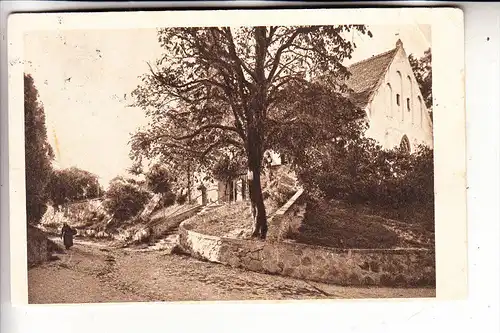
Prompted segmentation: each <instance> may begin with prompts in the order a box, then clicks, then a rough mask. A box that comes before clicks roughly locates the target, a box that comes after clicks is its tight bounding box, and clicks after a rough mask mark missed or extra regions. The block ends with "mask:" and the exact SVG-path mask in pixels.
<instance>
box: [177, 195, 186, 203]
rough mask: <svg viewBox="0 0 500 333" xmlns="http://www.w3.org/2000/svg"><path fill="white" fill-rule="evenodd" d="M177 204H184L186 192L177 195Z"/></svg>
mask: <svg viewBox="0 0 500 333" xmlns="http://www.w3.org/2000/svg"><path fill="white" fill-rule="evenodd" d="M176 201H177V204H179V205H184V204H185V203H186V201H187V194H180V195H178V196H177V199H176Z"/></svg>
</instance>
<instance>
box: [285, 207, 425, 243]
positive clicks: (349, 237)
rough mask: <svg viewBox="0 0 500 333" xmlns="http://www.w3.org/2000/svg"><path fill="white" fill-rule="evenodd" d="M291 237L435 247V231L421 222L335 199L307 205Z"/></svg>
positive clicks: (319, 240)
mask: <svg viewBox="0 0 500 333" xmlns="http://www.w3.org/2000/svg"><path fill="white" fill-rule="evenodd" d="M290 238H291V239H293V240H295V241H297V242H300V243H306V244H314V245H321V246H328V247H338V248H396V247H426V248H432V247H433V246H434V234H433V232H430V231H428V230H427V229H426V228H425V226H424V225H423V224H416V223H413V224H410V223H404V222H400V221H395V220H389V219H385V218H382V217H380V216H374V215H366V214H365V211H363V210H360V209H358V208H356V207H354V206H347V205H338V204H336V203H334V202H319V203H315V204H309V205H308V207H307V212H306V215H305V219H304V223H303V224H302V226H301V228H300V229H299V233H296V234H293V235H291V237H290Z"/></svg>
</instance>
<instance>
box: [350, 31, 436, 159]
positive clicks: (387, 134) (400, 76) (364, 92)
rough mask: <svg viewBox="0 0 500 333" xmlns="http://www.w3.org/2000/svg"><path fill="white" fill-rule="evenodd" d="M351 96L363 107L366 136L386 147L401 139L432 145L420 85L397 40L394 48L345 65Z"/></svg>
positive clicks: (394, 144)
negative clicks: (347, 65) (347, 71)
mask: <svg viewBox="0 0 500 333" xmlns="http://www.w3.org/2000/svg"><path fill="white" fill-rule="evenodd" d="M348 70H349V71H350V72H351V77H350V78H349V80H348V81H347V85H348V87H349V88H350V89H351V90H352V92H351V99H352V101H353V102H354V103H355V104H356V105H357V106H358V107H361V108H363V109H365V110H366V112H367V117H368V120H369V129H368V131H367V132H366V135H367V136H369V137H372V138H374V139H376V140H377V141H378V142H379V143H381V144H382V146H384V147H385V148H393V147H395V146H400V145H401V143H402V141H401V140H402V139H403V138H406V141H405V143H406V144H407V146H408V141H409V142H411V147H410V150H411V151H413V147H414V146H415V145H417V144H420V143H424V144H426V145H427V146H432V122H431V120H430V117H429V114H428V112H427V108H426V107H425V103H424V99H423V97H422V94H421V91H420V87H419V85H418V83H417V81H416V79H415V75H414V73H413V70H412V68H411V65H410V63H409V61H408V57H407V55H406V52H405V51H404V48H403V44H402V42H401V41H400V40H398V42H397V43H396V48H394V49H392V50H390V51H387V52H385V53H382V54H379V55H376V56H374V57H371V58H369V59H366V60H364V61H361V62H358V63H355V64H353V65H351V66H350V67H348Z"/></svg>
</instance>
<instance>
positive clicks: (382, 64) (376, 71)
mask: <svg viewBox="0 0 500 333" xmlns="http://www.w3.org/2000/svg"><path fill="white" fill-rule="evenodd" d="M397 50H398V47H396V48H394V49H392V50H390V51H387V52H384V53H381V54H378V55H376V56H373V57H371V58H368V59H365V60H362V61H360V62H357V63H354V64H352V65H351V66H349V67H348V68H347V70H348V71H349V72H350V73H351V76H350V77H349V79H348V80H347V82H346V84H347V86H348V87H349V88H350V89H352V90H353V92H352V93H351V99H352V101H353V102H354V103H355V104H356V105H358V106H359V107H362V108H363V107H365V106H366V105H367V104H368V103H369V102H370V99H371V96H372V93H373V92H374V91H375V90H377V88H378V86H379V85H380V82H381V80H382V78H383V75H384V74H385V73H386V72H387V69H388V68H389V65H390V64H391V62H392V60H393V59H394V56H395V55H396V52H397Z"/></svg>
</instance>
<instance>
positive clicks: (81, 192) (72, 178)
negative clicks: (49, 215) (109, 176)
mask: <svg viewBox="0 0 500 333" xmlns="http://www.w3.org/2000/svg"><path fill="white" fill-rule="evenodd" d="M47 191H48V194H49V198H50V201H51V202H52V204H53V205H54V206H55V207H58V206H61V205H64V204H66V203H69V202H73V201H79V200H84V199H93V198H97V197H99V196H100V195H101V194H102V193H103V189H102V187H101V186H100V185H99V180H98V177H97V175H95V174H93V173H91V172H88V171H86V170H82V169H79V168H76V167H71V168H68V169H61V170H54V172H53V174H52V176H51V177H50V181H49V183H48V186H47Z"/></svg>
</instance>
